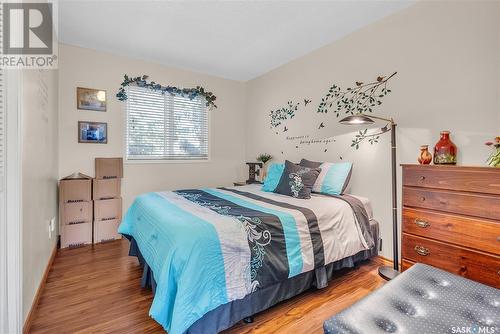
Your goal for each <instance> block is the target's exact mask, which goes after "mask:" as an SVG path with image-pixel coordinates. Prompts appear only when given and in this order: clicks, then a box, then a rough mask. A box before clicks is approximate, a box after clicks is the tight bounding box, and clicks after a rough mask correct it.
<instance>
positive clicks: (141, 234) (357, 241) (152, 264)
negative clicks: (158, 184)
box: [119, 185, 378, 334]
mask: <svg viewBox="0 0 500 334" xmlns="http://www.w3.org/2000/svg"><path fill="white" fill-rule="evenodd" d="M371 215H372V212H371V206H370V205H369V202H368V201H367V200H366V199H364V198H360V197H356V196H351V195H342V196H326V195H313V196H312V197H311V198H310V199H308V200H303V199H296V198H293V197H290V196H284V195H279V194H275V193H270V192H264V191H262V190H261V187H260V186H259V185H247V186H242V187H233V188H210V189H208V188H206V189H188V190H178V191H164V192H155V193H147V194H143V195H140V196H138V197H137V198H136V199H135V201H134V203H133V204H132V205H131V207H130V208H129V210H128V212H127V214H126V215H125V217H124V219H123V222H122V224H121V225H120V228H119V232H120V233H121V234H123V235H124V236H125V237H126V238H128V239H129V240H130V241H131V246H130V255H133V256H137V257H138V259H139V262H140V263H141V264H142V265H143V266H144V274H143V282H142V284H143V285H151V286H152V288H153V291H154V299H153V303H152V306H151V309H150V315H151V316H152V317H153V318H154V319H155V320H156V321H157V322H159V323H160V324H161V325H162V326H163V327H164V328H165V330H167V331H168V333H170V334H182V333H218V332H220V331H222V330H224V329H226V328H229V327H231V326H232V325H234V324H235V323H236V322H238V321H240V320H241V319H243V318H246V317H249V316H252V315H254V314H256V313H257V312H260V311H263V310H265V309H267V308H269V307H270V306H272V305H274V304H276V303H278V302H280V301H282V300H286V299H288V298H291V297H293V296H295V295H297V294H299V293H301V292H303V291H305V290H307V289H310V288H311V287H316V288H323V287H325V286H327V284H328V280H329V279H330V278H331V277H332V275H333V272H334V271H335V270H338V269H340V268H344V267H352V266H354V264H355V263H356V262H358V261H362V260H365V259H368V258H370V257H372V256H375V255H376V254H377V248H378V223H377V222H376V221H375V220H373V217H371Z"/></svg>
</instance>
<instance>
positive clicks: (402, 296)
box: [323, 263, 500, 334]
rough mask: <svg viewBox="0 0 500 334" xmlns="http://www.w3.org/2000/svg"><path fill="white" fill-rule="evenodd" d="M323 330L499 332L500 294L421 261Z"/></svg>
mask: <svg viewBox="0 0 500 334" xmlns="http://www.w3.org/2000/svg"><path fill="white" fill-rule="evenodd" d="M323 328H324V330H325V333H326V334H337V333H342V334H347V333H349V334H365V333H366V334H378V333H415V334H417V333H418V334H433V333H436V334H444V333H450V334H454V333H472V334H480V333H484V334H493V333H497V334H499V333H500V290H498V289H495V288H492V287H489V286H486V285H483V284H481V283H477V282H474V281H471V280H468V279H466V278H463V277H460V276H457V275H454V274H450V273H448V272H446V271H442V270H440V269H436V268H434V267H431V266H428V265H425V264H420V263H419V264H416V265H414V266H413V267H411V268H410V269H408V270H407V271H405V272H404V273H403V274H401V275H399V276H398V277H396V278H395V279H393V280H392V281H390V282H388V283H387V284H386V285H384V286H383V287H382V288H380V289H378V290H377V291H375V292H373V293H372V294H370V295H369V296H367V297H365V298H363V299H362V300H360V301H358V302H357V303H355V304H354V305H352V306H351V307H349V308H347V309H345V310H343V311H342V312H340V313H338V314H337V315H335V316H334V317H332V318H330V319H328V320H327V321H325V323H324V326H323Z"/></svg>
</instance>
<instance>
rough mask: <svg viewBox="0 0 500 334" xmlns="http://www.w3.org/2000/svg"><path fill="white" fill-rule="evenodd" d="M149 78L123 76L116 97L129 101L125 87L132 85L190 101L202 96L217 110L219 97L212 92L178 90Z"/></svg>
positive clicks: (198, 87)
mask: <svg viewBox="0 0 500 334" xmlns="http://www.w3.org/2000/svg"><path fill="white" fill-rule="evenodd" d="M147 78H148V76H147V75H143V76H140V77H135V78H131V77H129V76H128V75H126V74H125V75H124V76H123V82H122V83H121V87H120V89H118V93H116V97H117V98H118V100H120V101H126V100H127V92H126V91H125V87H127V86H130V85H136V86H138V87H145V88H149V89H151V90H154V91H157V92H161V93H162V94H165V93H169V94H171V95H180V96H182V97H187V98H189V99H191V100H192V99H194V98H197V97H198V96H202V97H204V98H205V100H206V106H207V107H209V108H210V109H212V108H217V105H215V102H214V101H215V100H216V99H217V97H216V96H215V95H214V94H213V93H212V92H207V91H205V89H204V88H203V87H200V86H196V88H177V87H174V86H162V85H160V84H158V83H156V82H154V81H151V82H147V81H146V80H147Z"/></svg>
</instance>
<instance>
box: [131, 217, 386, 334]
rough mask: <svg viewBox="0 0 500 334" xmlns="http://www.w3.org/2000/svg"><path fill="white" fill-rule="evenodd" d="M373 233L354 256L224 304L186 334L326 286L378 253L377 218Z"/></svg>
mask: <svg viewBox="0 0 500 334" xmlns="http://www.w3.org/2000/svg"><path fill="white" fill-rule="evenodd" d="M370 232H371V234H372V236H373V239H374V240H375V245H374V246H373V247H372V248H370V249H368V250H364V251H361V252H359V253H357V254H355V255H353V256H349V257H346V258H344V259H342V260H339V261H336V262H333V263H330V264H328V265H326V266H323V267H321V268H317V269H315V270H313V271H309V272H306V273H302V274H300V275H297V276H295V277H292V278H289V279H287V280H284V281H281V282H278V283H276V284H274V285H271V286H267V287H265V288H262V289H259V290H257V291H255V292H253V293H251V294H249V295H247V296H245V297H244V298H242V299H238V300H234V301H231V302H229V303H227V304H224V305H221V306H219V307H217V308H216V309H214V310H212V311H210V312H208V313H207V314H205V315H204V316H203V317H202V318H201V319H198V320H197V321H196V322H195V323H194V324H193V325H191V327H189V329H188V330H187V331H186V334H214V333H219V332H220V331H223V330H225V329H227V328H230V327H232V326H233V325H235V324H236V323H237V322H239V321H240V320H242V319H244V318H247V317H250V316H253V315H254V314H257V313H259V312H262V311H264V310H266V309H268V308H270V307H271V306H273V305H275V304H277V303H279V302H281V301H284V300H287V299H290V298H292V297H294V296H296V295H298V294H300V293H302V292H304V291H306V290H309V289H311V288H316V289H322V288H325V287H327V286H328V281H330V280H331V279H332V277H333V275H334V273H335V271H337V270H340V269H343V268H352V267H354V266H355V264H356V263H358V262H360V261H364V260H367V259H369V258H371V257H373V256H376V255H378V249H379V244H380V241H379V240H380V239H379V224H378V222H377V221H375V220H373V219H372V220H371V221H370ZM125 237H126V238H127V239H129V241H130V249H129V255H130V256H136V257H137V259H138V260H139V263H140V265H141V266H142V267H143V274H142V279H141V287H143V288H145V287H151V289H152V291H153V294H154V293H155V290H156V281H155V279H154V277H153V273H152V271H151V269H150V268H149V266H148V264H147V263H146V261H145V260H144V258H143V257H142V254H141V252H140V250H139V247H138V246H137V243H136V241H135V239H134V238H132V237H130V236H127V235H125Z"/></svg>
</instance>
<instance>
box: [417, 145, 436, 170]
mask: <svg viewBox="0 0 500 334" xmlns="http://www.w3.org/2000/svg"><path fill="white" fill-rule="evenodd" d="M417 160H418V163H419V164H421V165H428V164H430V163H431V161H432V154H431V153H430V152H429V145H422V146H420V154H419V156H418V159H417Z"/></svg>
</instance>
